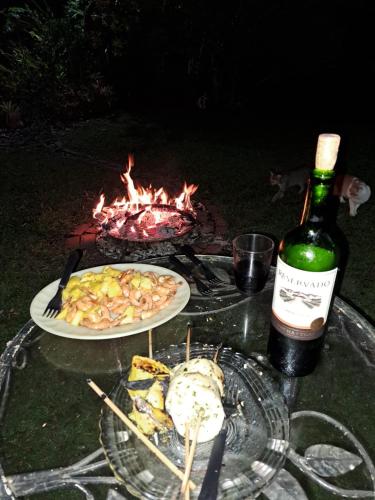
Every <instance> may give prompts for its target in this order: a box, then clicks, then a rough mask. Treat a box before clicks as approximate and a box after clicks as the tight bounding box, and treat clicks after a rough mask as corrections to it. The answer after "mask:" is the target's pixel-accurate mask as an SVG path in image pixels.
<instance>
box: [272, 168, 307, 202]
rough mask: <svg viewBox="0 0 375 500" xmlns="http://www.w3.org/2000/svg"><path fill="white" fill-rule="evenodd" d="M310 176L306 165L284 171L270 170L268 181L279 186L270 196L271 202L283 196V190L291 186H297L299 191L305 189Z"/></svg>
mask: <svg viewBox="0 0 375 500" xmlns="http://www.w3.org/2000/svg"><path fill="white" fill-rule="evenodd" d="M309 176H310V169H309V168H308V167H298V168H294V169H292V170H288V171H286V172H277V173H276V172H274V171H271V174H270V183H271V185H272V186H275V185H277V186H279V190H278V191H277V193H276V194H275V195H274V196H273V198H272V203H274V202H275V201H277V200H280V199H281V198H283V197H284V194H285V191H286V190H287V189H289V188H291V187H293V186H299V191H298V192H299V193H302V192H303V191H304V190H305V187H306V185H307V182H308V180H309Z"/></svg>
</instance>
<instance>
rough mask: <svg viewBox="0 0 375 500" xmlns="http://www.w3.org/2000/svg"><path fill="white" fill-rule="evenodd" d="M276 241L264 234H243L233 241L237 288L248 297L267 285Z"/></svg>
mask: <svg viewBox="0 0 375 500" xmlns="http://www.w3.org/2000/svg"><path fill="white" fill-rule="evenodd" d="M274 246H275V244H274V241H273V240H272V239H271V238H269V237H268V236H266V235H264V234H259V233H249V234H241V235H239V236H237V237H236V238H235V239H234V240H233V266H234V276H235V280H236V286H237V288H238V289H239V290H240V291H241V292H242V293H245V294H247V295H252V294H254V293H257V292H260V291H261V290H262V289H263V287H264V285H265V284H266V281H267V277H268V273H269V270H270V266H271V261H272V255H273V250H274Z"/></svg>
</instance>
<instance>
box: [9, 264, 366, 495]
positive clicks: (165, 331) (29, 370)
mask: <svg viewBox="0 0 375 500" xmlns="http://www.w3.org/2000/svg"><path fill="white" fill-rule="evenodd" d="M202 258H203V259H204V260H205V262H206V263H207V264H208V265H209V266H211V267H212V270H214V271H215V272H216V273H218V274H219V276H220V277H221V278H222V279H223V281H224V282H225V285H224V286H223V287H218V288H217V289H215V293H214V294H213V296H211V297H202V296H200V294H199V293H198V292H197V290H196V289H195V288H194V286H193V284H192V285H191V292H192V294H191V300H190V301H189V303H188V305H187V306H186V308H185V309H184V310H183V311H182V312H181V313H180V314H179V315H177V316H176V317H174V318H173V319H172V320H170V321H168V322H167V323H165V324H163V325H161V326H159V327H157V328H155V330H154V332H153V349H154V352H156V351H159V350H162V349H165V348H168V347H169V346H170V345H172V344H175V345H179V344H181V343H183V342H185V341H186V334H187V327H188V325H191V326H192V341H193V342H199V343H205V344H212V345H215V346H216V345H218V344H220V343H222V344H223V345H224V346H227V347H230V348H231V349H232V350H233V351H235V352H239V353H241V354H242V355H244V356H246V357H248V358H250V359H251V360H253V361H254V362H255V363H257V366H258V367H259V369H261V370H264V371H265V373H267V374H268V376H269V377H270V378H272V379H273V380H274V381H275V383H277V384H278V386H279V388H280V392H281V393H282V394H283V396H284V397H285V400H286V402H287V404H288V406H289V412H290V424H291V433H290V443H289V452H288V457H287V461H286V462H285V465H284V468H283V469H282V470H281V471H280V473H279V474H277V475H276V476H275V477H276V479H274V481H273V483H272V484H271V485H269V486H268V489H267V488H266V489H264V490H262V492H261V493H259V495H260V496H259V497H260V498H282V497H281V496H280V492H284V493H285V492H286V491H288V492H289V495H292V494H294V496H291V497H290V498H308V499H311V500H315V499H319V500H321V499H322V500H324V499H330V498H335V497H334V496H333V494H332V490H331V492H330V491H329V488H327V486H326V485H325V484H324V483H328V484H333V488H336V489H340V488H341V489H342V490H346V491H347V490H350V491H357V492H358V491H362V492H363V491H364V490H366V491H371V488H372V489H373V484H372V482H373V480H374V478H371V476H372V475H373V476H375V473H374V471H373V468H372V467H373V466H372V462H371V458H374V457H375V431H374V430H373V422H374V418H375V403H374V397H373V380H374V374H375V330H374V327H373V326H372V325H371V324H370V323H368V322H367V321H366V320H365V318H363V317H362V316H361V315H360V314H359V313H358V312H357V311H356V310H355V309H353V308H352V307H350V306H349V305H348V304H347V303H345V302H344V301H343V300H341V299H340V298H338V297H336V298H335V302H334V307H333V310H332V313H331V315H330V319H329V325H328V332H327V336H326V339H325V345H324V349H323V353H322V357H321V361H320V363H319V365H318V368H317V369H316V371H315V372H314V373H313V374H312V375H310V376H308V377H304V378H302V379H298V381H297V382H296V380H289V379H284V378H282V377H280V376H279V375H278V374H277V373H276V372H275V371H273V370H272V369H271V368H270V367H269V366H268V363H267V359H266V356H265V352H266V345H267V338H268V330H269V318H270V309H271V300H272V290H273V278H274V273H273V270H272V271H271V275H270V277H269V280H268V282H267V285H266V287H265V289H264V290H263V291H262V292H260V293H258V294H256V295H254V296H251V297H247V296H244V295H242V294H240V293H238V292H237V290H236V289H235V287H234V285H233V275H232V270H231V259H230V258H229V257H219V256H206V257H202ZM181 259H183V257H181ZM147 262H149V263H150V264H156V265H160V266H164V267H169V262H168V259H167V258H157V259H149V260H148V261H147ZM185 262H186V263H188V262H187V261H185ZM189 265H190V266H192V264H189ZM195 271H197V272H198V271H199V270H198V269H195ZM202 278H204V277H202ZM134 354H140V355H146V356H147V354H148V334H147V332H143V333H139V334H136V335H133V336H131V337H124V338H119V339H110V340H97V341H82V340H75V339H68V338H63V337H57V336H55V335H52V334H50V333H47V332H44V331H43V330H41V329H40V328H39V327H37V326H36V325H35V324H34V323H33V322H32V321H29V322H28V323H27V324H26V325H25V326H24V327H23V328H22V329H21V331H20V332H19V333H18V334H17V335H15V337H14V339H13V341H11V342H10V343H9V344H8V346H7V348H6V350H5V351H4V353H3V355H2V358H1V365H0V383H1V401H0V417H1V418H2V430H1V434H2V439H1V444H0V450H1V452H0V466H1V469H2V470H1V471H0V472H1V479H0V497H1V498H3V497H4V498H6V497H7V496H8V497H9V498H11V497H12V496H13V497H14V498H19V497H25V498H29V497H30V498H41V499H59V498H64V499H70V498H72V499H75V498H77V499H78V498H85V497H86V498H95V499H107V498H108V499H110V498H112V499H115V498H118V499H121V498H133V497H132V496H131V494H130V493H129V491H128V490H127V489H126V487H125V486H124V485H122V484H119V483H118V482H117V481H116V478H115V477H114V476H113V474H112V472H111V469H110V468H109V467H108V466H107V462H106V458H105V456H104V454H103V450H102V449H101V444H100V442H99V419H100V413H101V409H102V406H103V405H102V402H101V401H100V400H99V398H96V397H95V395H94V394H93V393H92V391H90V389H89V388H88V386H87V382H86V380H87V378H92V379H93V380H94V381H95V382H96V383H97V384H98V385H99V386H100V387H101V388H102V389H103V390H105V391H107V392H110V391H111V390H112V388H113V387H114V386H116V384H117V383H118V380H119V378H120V377H121V375H122V374H124V373H125V372H126V370H127V368H128V367H129V364H130V361H131V358H132V356H133V355H134ZM306 466H308V467H307V469H308V468H309V467H310V473H309V472H308V471H306ZM311 469H312V472H313V474H311ZM314 475H315V476H316V477H314ZM372 491H373V490H372ZM301 492H302V493H301ZM90 495H91V496H90ZM278 495H279V496H278ZM303 495H305V497H304V496H303ZM372 495H373V494H372ZM359 496H362V497H363V496H364V495H363V494H362V495H359ZM368 496H369V495H368ZM336 498H337V496H336Z"/></svg>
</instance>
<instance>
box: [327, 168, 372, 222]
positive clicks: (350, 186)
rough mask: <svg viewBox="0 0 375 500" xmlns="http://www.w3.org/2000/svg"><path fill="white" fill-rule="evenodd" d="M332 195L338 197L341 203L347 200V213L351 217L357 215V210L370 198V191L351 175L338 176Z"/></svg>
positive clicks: (362, 182) (364, 184)
mask: <svg viewBox="0 0 375 500" xmlns="http://www.w3.org/2000/svg"><path fill="white" fill-rule="evenodd" d="M333 194H334V195H335V196H339V197H340V201H341V203H345V199H347V200H349V213H350V215H351V216H352V217H354V216H355V215H357V210H358V208H359V207H360V205H362V204H363V203H365V202H366V201H368V200H369V198H370V196H371V189H370V186H369V185H368V184H366V183H365V182H364V181H362V180H361V179H358V177H354V176H353V175H338V176H337V177H336V180H335V186H334V189H333Z"/></svg>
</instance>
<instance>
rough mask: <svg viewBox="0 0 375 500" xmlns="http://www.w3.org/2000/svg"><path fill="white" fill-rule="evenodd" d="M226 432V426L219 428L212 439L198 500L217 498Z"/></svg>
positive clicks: (213, 499) (214, 499)
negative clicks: (212, 442)
mask: <svg viewBox="0 0 375 500" xmlns="http://www.w3.org/2000/svg"><path fill="white" fill-rule="evenodd" d="M227 432H228V431H227V428H226V427H225V428H223V429H221V431H220V432H219V434H218V435H217V436H216V437H215V439H214V444H213V445H212V450H211V455H210V458H209V460H208V466H207V470H206V474H205V476H204V479H203V483H202V487H201V491H200V493H199V496H198V500H216V498H217V490H218V486H219V476H220V469H221V465H222V462H223V455H224V448H225V439H226V437H227Z"/></svg>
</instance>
